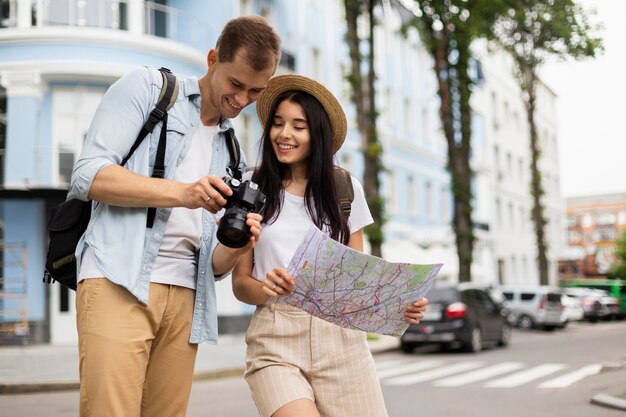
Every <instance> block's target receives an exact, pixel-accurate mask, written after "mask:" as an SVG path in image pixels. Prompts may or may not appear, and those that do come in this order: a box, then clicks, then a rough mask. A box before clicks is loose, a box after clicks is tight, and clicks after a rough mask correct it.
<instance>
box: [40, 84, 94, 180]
mask: <svg viewBox="0 0 626 417" xmlns="http://www.w3.org/2000/svg"><path fill="white" fill-rule="evenodd" d="M103 94H104V90H103V89H96V88H86V87H84V86H76V87H74V88H68V87H63V88H55V89H54V90H53V92H52V141H53V144H54V151H55V158H53V161H52V168H53V170H54V172H53V178H54V183H55V184H56V185H63V186H65V185H67V184H68V183H69V181H70V177H71V175H72V168H73V166H74V162H75V161H76V158H77V157H78V154H79V153H80V151H81V149H82V147H83V142H84V141H85V136H86V135H87V130H88V129H89V125H90V123H91V119H92V118H93V115H94V113H95V111H96V107H97V106H98V103H99V102H100V99H101V98H102V96H103Z"/></svg>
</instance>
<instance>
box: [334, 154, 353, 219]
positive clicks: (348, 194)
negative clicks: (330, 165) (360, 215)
mask: <svg viewBox="0 0 626 417" xmlns="http://www.w3.org/2000/svg"><path fill="white" fill-rule="evenodd" d="M333 175H334V177H335V187H336V189H337V197H338V198H339V208H340V210H341V213H342V214H343V215H344V216H345V217H346V218H348V217H350V213H351V211H352V201H353V200H354V188H353V187H352V178H351V176H350V172H348V171H346V170H345V169H343V168H340V167H338V166H335V169H334V171H333Z"/></svg>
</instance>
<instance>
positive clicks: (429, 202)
mask: <svg viewBox="0 0 626 417" xmlns="http://www.w3.org/2000/svg"><path fill="white" fill-rule="evenodd" d="M425 188H426V192H425V194H426V218H427V219H428V220H432V219H433V217H434V215H435V209H434V207H433V205H434V201H433V185H432V184H431V183H430V181H427V182H426V187H425Z"/></svg>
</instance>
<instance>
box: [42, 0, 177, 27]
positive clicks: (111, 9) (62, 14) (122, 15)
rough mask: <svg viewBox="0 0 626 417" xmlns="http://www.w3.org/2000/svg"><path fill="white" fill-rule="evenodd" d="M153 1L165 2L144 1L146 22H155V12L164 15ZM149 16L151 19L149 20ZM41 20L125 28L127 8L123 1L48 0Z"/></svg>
mask: <svg viewBox="0 0 626 417" xmlns="http://www.w3.org/2000/svg"><path fill="white" fill-rule="evenodd" d="M154 3H157V4H159V3H162V4H165V2H164V1H146V21H147V22H152V23H155V22H156V20H155V18H156V14H157V13H161V14H163V15H164V12H163V11H160V10H159V9H157V8H156V7H155V5H154ZM151 18H152V20H149V19H151ZM43 21H44V22H45V23H46V24H48V25H50V26H86V27H99V28H109V29H116V30H127V29H128V9H127V4H126V2H125V1H104V0H100V1H84V0H83V1H80V0H76V1H67V0H48V1H46V2H43ZM164 21H165V18H164V16H163V22H164ZM154 27H156V26H154Z"/></svg>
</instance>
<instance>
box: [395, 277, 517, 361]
mask: <svg viewBox="0 0 626 417" xmlns="http://www.w3.org/2000/svg"><path fill="white" fill-rule="evenodd" d="M426 298H428V300H429V304H428V310H427V311H426V312H425V314H424V318H423V319H422V320H421V321H420V323H419V324H418V325H410V326H409V328H408V329H407V331H406V332H405V333H404V334H403V335H402V337H401V338H400V347H401V349H402V351H404V352H407V353H408V352H411V351H412V350H413V348H414V347H416V346H417V345H420V344H426V343H437V344H441V345H444V346H446V347H460V348H461V349H463V350H465V351H468V352H478V351H480V350H482V348H483V344H484V343H485V342H494V343H497V344H498V345H499V346H506V345H507V344H508V343H509V341H510V340H511V325H510V324H509V322H508V320H507V316H508V314H509V313H508V310H507V309H506V308H505V307H504V306H503V305H502V303H499V302H496V301H495V300H494V299H493V298H492V296H491V295H490V293H489V289H483V288H477V287H470V286H464V285H463V284H461V285H459V286H448V287H434V288H432V289H431V290H430V291H429V292H428V294H426Z"/></svg>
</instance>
